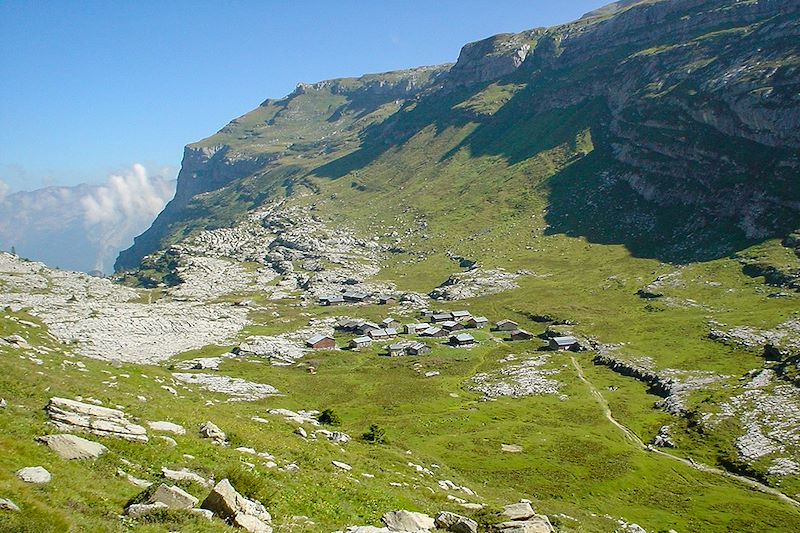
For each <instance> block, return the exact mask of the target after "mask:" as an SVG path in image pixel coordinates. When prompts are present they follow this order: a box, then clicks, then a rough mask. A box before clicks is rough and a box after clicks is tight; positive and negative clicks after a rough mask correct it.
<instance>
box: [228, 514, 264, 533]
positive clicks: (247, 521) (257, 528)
mask: <svg viewBox="0 0 800 533" xmlns="http://www.w3.org/2000/svg"><path fill="white" fill-rule="evenodd" d="M231 524H232V525H234V526H236V527H239V528H242V529H244V530H246V531H250V533H272V527H271V526H269V525H267V524H265V523H264V522H262V521H261V520H259V519H258V518H256V517H255V516H253V515H249V514H244V513H236V516H234V517H233V520H231Z"/></svg>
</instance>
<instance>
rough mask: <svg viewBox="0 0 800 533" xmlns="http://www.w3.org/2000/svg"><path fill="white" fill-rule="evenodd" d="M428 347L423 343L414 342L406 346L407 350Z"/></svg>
mask: <svg viewBox="0 0 800 533" xmlns="http://www.w3.org/2000/svg"><path fill="white" fill-rule="evenodd" d="M427 347H428V345H427V344H425V343H424V342H414V343H412V344H410V345H409V346H408V348H409V350H421V349H423V348H427Z"/></svg>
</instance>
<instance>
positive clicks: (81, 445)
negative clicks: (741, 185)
mask: <svg viewBox="0 0 800 533" xmlns="http://www.w3.org/2000/svg"><path fill="white" fill-rule="evenodd" d="M36 440H38V441H39V442H43V443H45V444H47V446H48V447H49V448H50V449H51V450H53V451H54V452H56V453H57V454H58V455H59V456H60V457H61V458H62V459H97V458H98V457H100V456H101V455H103V454H104V453H106V452H107V451H108V448H106V447H105V446H103V445H102V444H100V443H98V442H93V441H90V440H86V439H84V438H82V437H78V436H77V435H45V436H43V437H37V438H36Z"/></svg>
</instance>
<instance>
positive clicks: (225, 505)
mask: <svg viewBox="0 0 800 533" xmlns="http://www.w3.org/2000/svg"><path fill="white" fill-rule="evenodd" d="M200 507H201V508H203V509H208V510H209V511H211V512H213V513H214V514H215V515H217V516H219V517H220V518H223V519H224V520H227V521H228V522H230V523H231V524H232V525H234V526H237V527H240V528H242V529H246V530H247V531H250V532H251V533H272V527H270V525H269V524H270V523H271V522H272V516H271V515H270V514H269V512H268V511H267V510H266V508H264V506H263V505H262V504H261V502H258V501H253V500H249V499H247V498H245V497H244V496H242V495H241V494H239V493H238V492H236V489H234V488H233V485H231V483H230V481H228V480H227V479H223V480H222V481H220V482H219V483H217V484H216V486H215V487H214V488H213V489H212V490H211V494H209V495H208V496H207V497H206V499H205V500H203V503H202V504H200Z"/></svg>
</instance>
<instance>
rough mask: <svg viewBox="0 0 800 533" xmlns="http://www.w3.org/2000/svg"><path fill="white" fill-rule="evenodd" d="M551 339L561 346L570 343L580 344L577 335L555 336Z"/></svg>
mask: <svg viewBox="0 0 800 533" xmlns="http://www.w3.org/2000/svg"><path fill="white" fill-rule="evenodd" d="M550 340H552V341H553V342H555V343H556V344H558V345H559V346H569V345H570V344H578V339H576V338H575V337H572V336H567V337H553V338H552V339H550Z"/></svg>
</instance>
